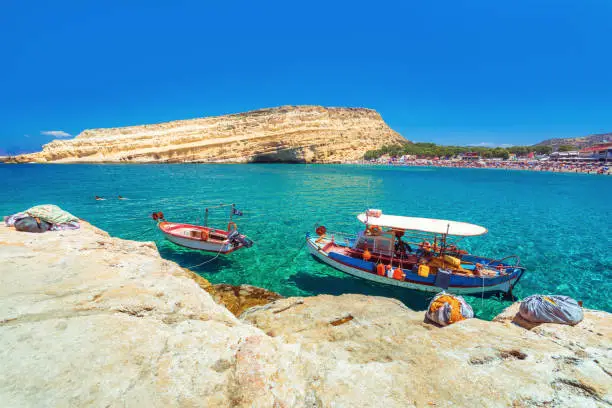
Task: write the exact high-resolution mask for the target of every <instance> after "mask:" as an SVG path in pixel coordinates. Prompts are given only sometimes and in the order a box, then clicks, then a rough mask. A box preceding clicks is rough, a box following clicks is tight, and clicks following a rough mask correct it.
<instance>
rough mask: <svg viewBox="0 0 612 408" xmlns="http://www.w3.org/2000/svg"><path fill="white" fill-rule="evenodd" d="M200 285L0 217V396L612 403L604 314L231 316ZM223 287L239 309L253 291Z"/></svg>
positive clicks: (333, 307)
mask: <svg viewBox="0 0 612 408" xmlns="http://www.w3.org/2000/svg"><path fill="white" fill-rule="evenodd" d="M194 277H196V279H195V280H194V279H193V278H194ZM203 289H204V290H203ZM207 291H211V286H210V284H209V283H208V282H207V281H206V280H205V279H202V278H198V277H197V276H194V275H193V273H191V272H189V271H187V270H185V269H183V268H181V267H179V266H178V265H176V264H175V263H173V262H170V261H166V260H164V259H162V258H161V257H160V256H159V253H158V252H157V250H156V248H155V245H154V244H153V243H146V242H135V241H125V240H121V239H115V238H111V237H110V236H109V235H108V234H106V233H105V232H103V231H101V230H98V229H96V228H94V227H92V226H90V225H89V224H86V223H85V224H84V225H83V228H82V229H81V230H78V231H64V232H47V233H44V234H29V233H21V232H16V231H15V230H14V229H12V228H7V227H5V226H4V225H2V226H0V401H2V407H7V408H10V407H25V406H36V407H46V406H49V407H64V406H65V407H68V406H78V407H82V406H100V407H120V406H121V407H124V406H147V407H173V406H185V407H198V406H201V407H228V406H237V407H381V406H382V407H411V406H417V407H431V406H436V407H447V406H449V407H450V406H453V407H474V406H478V407H481V406H486V407H508V406H513V407H544V406H545V407H566V406H572V407H574V406H575V407H578V406H579V407H604V406H609V405H610V403H611V402H612V396H611V393H612V377H611V373H612V366H611V355H610V339H611V338H612V325H611V324H610V322H611V320H610V315H609V314H608V313H605V312H595V311H586V312H585V320H584V321H583V322H582V323H580V324H579V325H577V326H575V327H569V326H558V325H539V326H537V327H529V329H530V330H528V329H525V328H522V327H519V326H518V325H516V324H515V323H513V322H512V320H513V319H514V318H513V315H514V311H515V308H514V309H509V310H508V311H507V312H506V313H505V314H503V315H502V316H500V318H499V322H486V321H482V320H478V319H470V320H467V321H463V322H459V323H456V324H454V325H452V326H450V327H446V328H438V327H435V326H433V325H431V324H427V323H424V322H423V312H414V311H411V310H409V309H408V308H406V307H405V306H404V305H403V304H402V303H400V302H399V301H396V300H393V299H387V298H380V297H369V296H363V295H343V296H339V297H334V296H317V297H310V298H287V299H277V300H274V299H275V298H276V296H274V295H273V294H270V293H266V292H264V293H263V295H262V296H263V297H264V298H266V299H267V300H272V302H271V303H268V304H266V305H262V306H256V307H253V308H250V309H247V310H246V311H244V312H243V313H242V315H241V316H240V318H237V317H236V316H234V315H233V314H232V313H230V312H229V311H228V310H227V309H226V308H224V307H223V306H221V305H219V304H217V303H216V302H215V301H214V300H213V297H212V296H211V295H210V294H209V293H208V292H207ZM219 291H220V292H221V295H220V296H219V299H220V300H221V301H228V300H229V303H230V304H232V307H233V308H235V310H236V311H237V310H239V309H240V307H242V306H245V305H247V304H253V303H252V302H253V300H252V299H248V298H249V297H250V296H251V295H255V294H256V292H257V290H255V289H254V288H244V287H243V288H242V289H238V290H233V289H229V288H227V287H221V288H219ZM212 292H213V294H214V292H215V291H214V290H212ZM233 296H238V297H240V298H243V299H242V300H239V301H235V300H233ZM215 297H217V296H215ZM267 300H265V299H264V301H267ZM256 303H257V302H256ZM518 323H520V322H518Z"/></svg>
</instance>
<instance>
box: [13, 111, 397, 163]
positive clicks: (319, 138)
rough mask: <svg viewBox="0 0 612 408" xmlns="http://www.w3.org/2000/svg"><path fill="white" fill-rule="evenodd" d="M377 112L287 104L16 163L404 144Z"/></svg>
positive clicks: (301, 153)
mask: <svg viewBox="0 0 612 408" xmlns="http://www.w3.org/2000/svg"><path fill="white" fill-rule="evenodd" d="M405 142H406V139H404V138H403V137H402V136H401V135H399V134H398V133H397V132H395V131H393V130H392V129H391V128H389V126H387V124H386V123H385V122H384V121H383V119H382V117H381V116H380V115H379V114H378V113H377V112H376V111H374V110H371V109H364V108H324V107H321V106H283V107H278V108H270V109H261V110H256V111H251V112H246V113H239V114H233V115H225V116H217V117H207V118H199V119H190V120H178V121H174V122H167V123H159V124H155V125H142V126H130V127H122V128H111V129H92V130H85V131H84V132H82V133H81V134H79V135H78V136H77V137H76V138H74V139H71V140H65V139H62V140H54V141H52V142H51V143H48V144H46V145H45V146H43V150H42V152H39V153H33V154H26V155H21V156H17V157H15V158H13V159H12V161H13V162H20V163H23V162H57V163H75V162H142V163H151V162H208V163H212V162H216V163H226V162H233V163H245V162H307V163H310V162H317V163H330V162H347V161H353V160H359V159H361V158H363V155H364V153H365V152H366V151H368V150H371V149H377V148H380V147H382V146H384V145H390V144H398V143H405Z"/></svg>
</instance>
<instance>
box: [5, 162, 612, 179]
mask: <svg viewBox="0 0 612 408" xmlns="http://www.w3.org/2000/svg"><path fill="white" fill-rule="evenodd" d="M0 163H2V164H7V165H28V164H36V165H62V166H63V165H128V166H129V165H136V166H141V165H228V166H232V165H269V164H281V165H322V166H337V165H341V166H345V165H350V166H372V167H379V166H380V167H420V168H455V169H484V170H516V171H527V172H534V173H562V174H593V175H604V176H609V175H612V163H610V164H603V165H598V166H590V167H588V168H586V167H579V166H572V165H567V164H562V163H559V164H558V165H557V164H555V165H547V166H537V167H535V168H529V166H520V165H468V164H457V163H456V162H443V163H440V164H432V163H371V162H329V163H317V162H312V163H306V162H281V161H278V162H115V161H103V162H102V161H100V162H84V161H79V162H29V163H20V162H0ZM606 167H607V168H608V170H604V168H606Z"/></svg>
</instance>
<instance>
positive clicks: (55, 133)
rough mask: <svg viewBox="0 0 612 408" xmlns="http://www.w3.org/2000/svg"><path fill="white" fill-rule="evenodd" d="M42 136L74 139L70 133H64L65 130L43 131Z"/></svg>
mask: <svg viewBox="0 0 612 408" xmlns="http://www.w3.org/2000/svg"><path fill="white" fill-rule="evenodd" d="M40 134H41V135H44V136H51V137H72V135H71V134H70V133H68V132H64V131H63V130H43V131H42V132H40Z"/></svg>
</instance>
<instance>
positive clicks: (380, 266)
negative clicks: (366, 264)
mask: <svg viewBox="0 0 612 408" xmlns="http://www.w3.org/2000/svg"><path fill="white" fill-rule="evenodd" d="M376 274H377V275H379V276H385V265H383V264H378V265H376Z"/></svg>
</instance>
